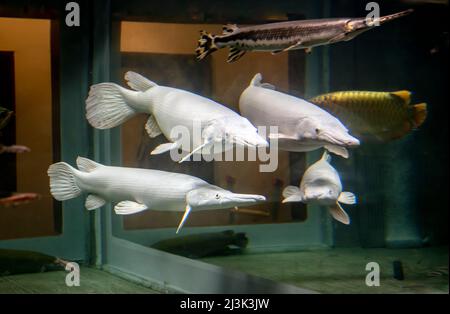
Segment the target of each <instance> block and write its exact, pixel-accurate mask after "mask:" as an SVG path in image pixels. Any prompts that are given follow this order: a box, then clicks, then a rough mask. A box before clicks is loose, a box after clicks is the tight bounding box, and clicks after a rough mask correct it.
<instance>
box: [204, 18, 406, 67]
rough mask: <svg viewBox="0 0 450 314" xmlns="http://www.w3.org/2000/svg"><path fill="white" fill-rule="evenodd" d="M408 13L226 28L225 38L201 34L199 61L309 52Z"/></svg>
mask: <svg viewBox="0 0 450 314" xmlns="http://www.w3.org/2000/svg"><path fill="white" fill-rule="evenodd" d="M411 12H412V10H406V11H402V12H399V13H395V14H392V15H387V16H383V17H380V18H379V19H374V20H367V21H366V18H365V17H364V18H328V19H315V20H301V21H288V22H280V23H270V24H263V25H255V26H247V27H242V28H240V27H238V26H237V25H234V24H229V25H226V26H224V28H223V34H222V35H212V34H208V33H207V32H205V31H201V37H200V39H199V43H198V48H197V50H196V53H197V58H198V59H199V60H201V59H203V58H205V57H206V56H207V55H209V54H211V53H212V52H214V51H216V50H218V49H221V48H226V47H228V48H230V53H229V55H228V60H227V61H228V62H234V61H236V60H238V59H239V58H241V57H242V56H243V55H244V54H245V52H246V51H270V52H272V53H279V52H283V51H289V50H296V49H306V50H307V51H308V52H310V51H311V49H312V48H313V47H316V46H321V45H327V44H332V43H336V42H340V41H349V40H351V39H353V38H355V37H356V36H357V35H359V34H361V33H363V32H365V31H367V30H369V29H371V28H373V27H374V25H376V22H379V24H380V25H381V24H383V23H385V22H388V21H391V20H393V19H397V18H399V17H402V16H405V15H408V14H410V13H411Z"/></svg>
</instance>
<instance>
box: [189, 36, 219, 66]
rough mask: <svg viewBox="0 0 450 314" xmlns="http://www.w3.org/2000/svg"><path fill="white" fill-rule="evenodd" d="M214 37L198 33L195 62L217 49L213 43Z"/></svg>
mask: <svg viewBox="0 0 450 314" xmlns="http://www.w3.org/2000/svg"><path fill="white" fill-rule="evenodd" d="M215 39H216V36H215V35H212V34H210V33H207V32H206V31H200V39H199V40H198V46H197V49H195V53H196V54H197V60H202V59H204V58H205V57H207V56H208V55H210V54H211V53H213V52H214V51H216V50H218V49H219V48H218V47H217V46H216V43H215Z"/></svg>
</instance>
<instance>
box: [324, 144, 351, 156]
mask: <svg viewBox="0 0 450 314" xmlns="http://www.w3.org/2000/svg"><path fill="white" fill-rule="evenodd" d="M324 147H325V149H326V150H328V151H329V152H331V153H333V154H336V155H338V156H341V157H344V158H348V150H347V149H346V148H345V147H342V146H337V145H333V144H327V145H325V146H324Z"/></svg>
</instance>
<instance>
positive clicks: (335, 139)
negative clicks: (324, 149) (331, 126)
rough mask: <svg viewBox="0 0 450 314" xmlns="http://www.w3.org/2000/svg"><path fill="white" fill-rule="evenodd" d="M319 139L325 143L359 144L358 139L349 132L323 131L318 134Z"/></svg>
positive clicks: (350, 145) (346, 145)
mask: <svg viewBox="0 0 450 314" xmlns="http://www.w3.org/2000/svg"><path fill="white" fill-rule="evenodd" d="M320 139H321V140H323V141H325V142H327V143H331V144H334V145H338V146H344V147H355V146H359V144H360V142H359V140H358V139H357V138H355V137H353V136H351V135H350V134H345V135H339V134H338V133H335V134H333V133H323V134H321V135H320Z"/></svg>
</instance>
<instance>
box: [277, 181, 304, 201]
mask: <svg viewBox="0 0 450 314" xmlns="http://www.w3.org/2000/svg"><path fill="white" fill-rule="evenodd" d="M283 197H284V198H285V199H284V200H283V202H282V203H290V202H301V201H302V200H303V199H302V194H301V192H300V189H299V188H298V187H297V186H293V185H288V186H287V187H285V188H284V190H283Z"/></svg>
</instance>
